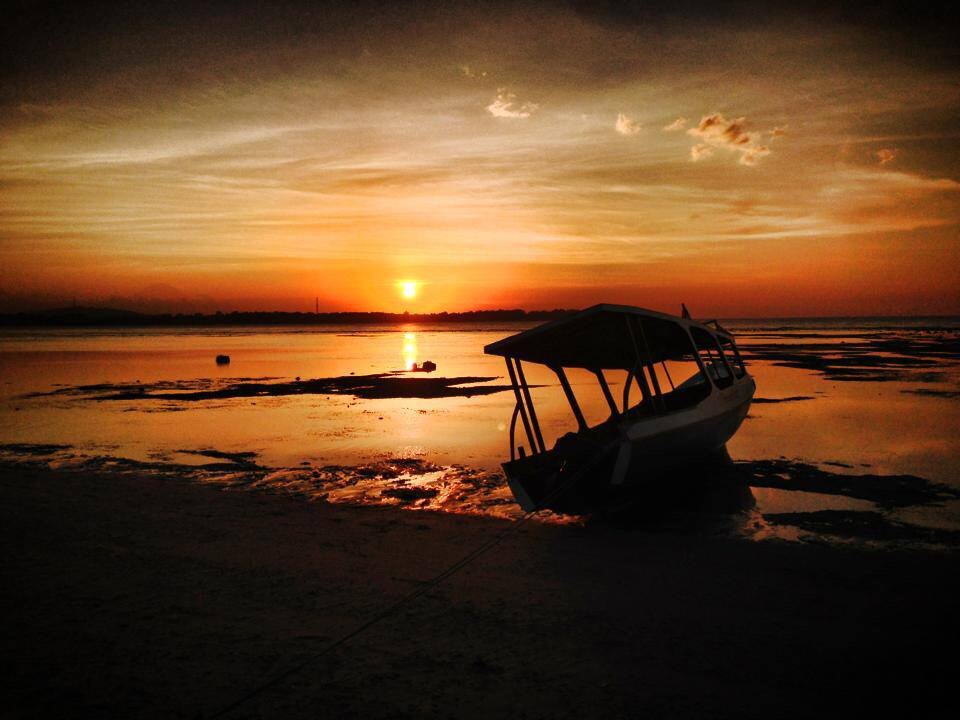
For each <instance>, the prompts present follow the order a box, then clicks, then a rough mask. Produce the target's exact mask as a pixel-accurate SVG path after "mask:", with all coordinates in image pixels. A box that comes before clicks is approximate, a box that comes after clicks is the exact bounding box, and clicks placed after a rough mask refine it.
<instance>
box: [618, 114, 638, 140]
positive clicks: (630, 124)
mask: <svg viewBox="0 0 960 720" xmlns="http://www.w3.org/2000/svg"><path fill="white" fill-rule="evenodd" d="M614 128H615V129H616V131H617V132H618V133H620V134H621V135H636V134H637V133H638V132H640V123H638V122H637V121H636V120H634V119H633V118H632V117H630V116H629V115H624V114H623V113H619V114H618V115H617V122H616V123H615V124H614Z"/></svg>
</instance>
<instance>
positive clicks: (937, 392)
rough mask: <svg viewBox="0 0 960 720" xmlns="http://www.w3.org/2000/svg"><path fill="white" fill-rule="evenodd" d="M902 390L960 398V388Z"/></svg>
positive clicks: (910, 393)
mask: <svg viewBox="0 0 960 720" xmlns="http://www.w3.org/2000/svg"><path fill="white" fill-rule="evenodd" d="M900 392H902V393H907V394H908V395H923V396H924V397H940V398H960V390H934V389H933V388H911V389H909V390H901V391H900Z"/></svg>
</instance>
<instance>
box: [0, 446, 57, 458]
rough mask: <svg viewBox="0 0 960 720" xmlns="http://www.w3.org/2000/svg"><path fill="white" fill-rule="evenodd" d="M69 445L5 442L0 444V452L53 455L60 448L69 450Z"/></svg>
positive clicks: (41, 455)
mask: <svg viewBox="0 0 960 720" xmlns="http://www.w3.org/2000/svg"><path fill="white" fill-rule="evenodd" d="M71 447H72V445H53V444H42V443H5V444H2V445H0V452H4V453H10V454H12V455H29V456H33V457H43V456H45V455H55V454H56V453H58V452H61V451H62V450H69V449H71Z"/></svg>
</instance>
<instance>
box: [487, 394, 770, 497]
mask: <svg viewBox="0 0 960 720" xmlns="http://www.w3.org/2000/svg"><path fill="white" fill-rule="evenodd" d="M755 387H756V386H755V384H754V382H753V380H752V378H750V377H746V378H744V379H743V380H741V381H740V382H737V383H735V384H734V385H733V386H732V387H729V388H726V389H725V390H722V391H718V390H714V392H713V393H711V395H710V396H709V397H708V398H706V399H705V400H704V401H703V402H702V403H700V404H699V405H697V406H696V407H693V408H690V409H687V410H682V411H678V412H674V413H668V414H666V415H655V416H649V417H644V418H641V419H636V420H630V419H629V418H623V419H622V420H620V421H619V422H618V423H617V424H616V426H615V428H613V427H611V428H603V429H596V430H594V431H591V432H592V433H593V434H592V435H582V436H574V437H571V438H569V439H568V441H567V442H566V443H565V444H561V443H560V442H558V444H557V446H555V447H554V448H553V449H552V450H550V451H548V452H545V453H540V454H538V455H532V456H530V457H525V458H519V459H517V460H513V461H511V462H508V463H504V464H503V469H504V473H505V474H506V477H507V481H508V483H509V485H510V489H511V491H512V492H513V494H514V497H515V498H516V499H517V502H518V503H519V504H520V506H521V507H522V508H523V509H524V510H527V511H530V510H537V509H551V510H555V511H558V512H582V511H584V510H588V509H589V508H590V507H591V506H592V505H595V504H597V503H606V502H609V501H610V499H611V498H613V497H616V496H618V495H623V494H626V493H628V492H630V491H635V490H637V489H640V488H642V487H644V486H645V485H646V484H647V483H649V481H650V480H651V479H652V478H663V473H664V472H665V471H668V470H670V469H675V468H677V467H682V466H685V465H691V464H695V463H697V462H700V461H702V460H703V458H704V457H708V456H711V455H714V454H716V453H717V452H718V451H720V450H722V449H723V447H724V446H725V444H726V443H727V441H728V440H729V439H730V438H732V437H733V435H734V434H735V433H736V432H737V430H738V429H739V428H740V425H741V424H742V423H743V420H744V418H745V417H746V415H747V413H748V412H749V409H750V402H751V400H752V399H753V393H754V390H755Z"/></svg>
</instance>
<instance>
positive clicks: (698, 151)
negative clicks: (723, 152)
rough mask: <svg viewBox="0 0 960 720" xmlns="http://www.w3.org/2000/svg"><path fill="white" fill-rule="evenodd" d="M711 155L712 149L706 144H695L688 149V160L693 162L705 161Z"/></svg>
mask: <svg viewBox="0 0 960 720" xmlns="http://www.w3.org/2000/svg"><path fill="white" fill-rule="evenodd" d="M711 155H713V149H712V148H711V147H710V146H709V145H707V144H706V143H697V144H696V145H694V146H693V147H692V148H690V159H691V160H693V162H697V160H705V159H706V158H708V157H710V156H711Z"/></svg>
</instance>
